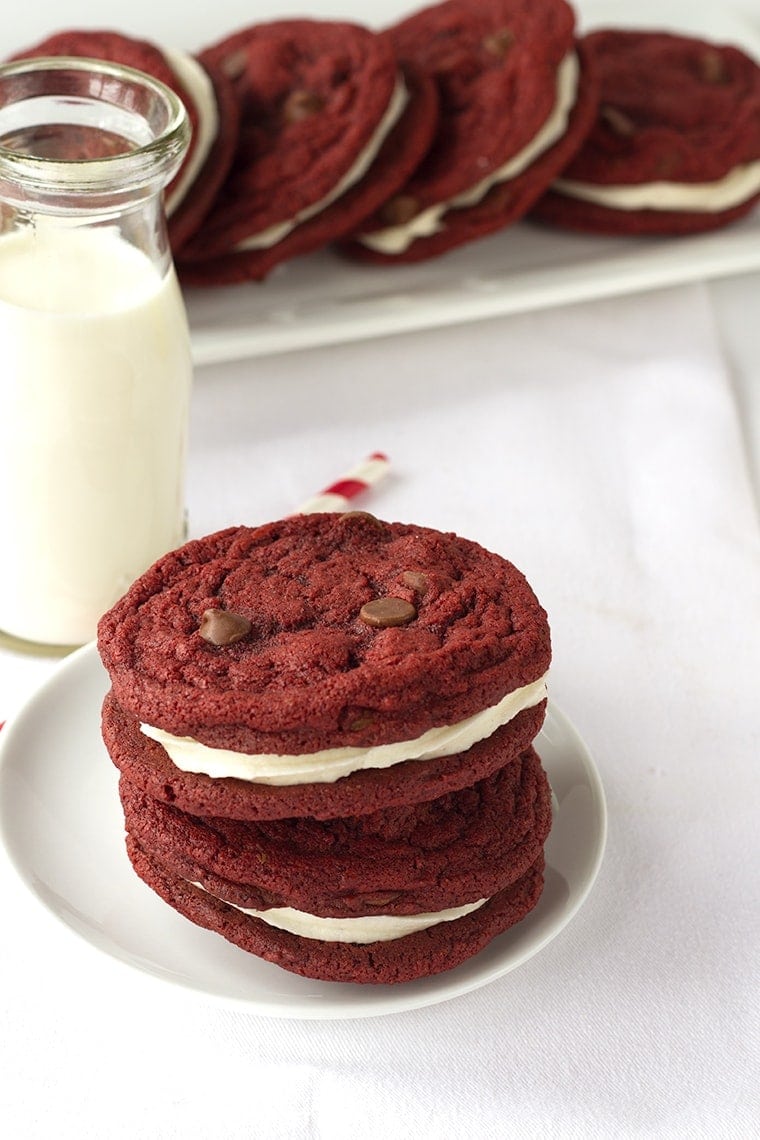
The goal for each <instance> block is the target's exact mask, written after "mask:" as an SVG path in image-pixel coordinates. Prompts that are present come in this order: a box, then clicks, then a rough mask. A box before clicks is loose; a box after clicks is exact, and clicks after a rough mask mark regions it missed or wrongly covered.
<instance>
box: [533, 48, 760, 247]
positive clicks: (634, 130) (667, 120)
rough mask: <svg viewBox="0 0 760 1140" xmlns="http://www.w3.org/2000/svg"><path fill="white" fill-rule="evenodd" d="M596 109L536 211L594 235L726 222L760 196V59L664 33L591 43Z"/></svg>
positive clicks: (682, 230) (677, 230) (538, 215)
mask: <svg viewBox="0 0 760 1140" xmlns="http://www.w3.org/2000/svg"><path fill="white" fill-rule="evenodd" d="M584 46H585V50H586V51H587V52H588V54H589V55H590V57H591V59H592V61H593V63H594V66H595V68H596V70H597V72H598V74H599V79H600V107H599V113H598V116H597V119H596V122H595V125H594V127H593V130H592V131H591V132H590V134H589V136H588V138H587V139H586V141H585V143H584V145H583V147H582V148H581V150H580V151H579V152H578V154H577V155H576V156H575V158H574V159H573V161H572V162H571V163H570V164H569V165H568V166H567V167H566V169H565V170H564V171H563V172H562V174H561V177H560V178H558V179H557V180H556V181H555V182H554V184H553V185H552V187H551V190H550V192H549V193H547V194H546V195H545V196H544V197H543V198H542V199H541V200H540V201H539V202H538V204H537V205H536V207H535V209H534V211H533V215H532V216H533V217H535V218H537V219H539V220H541V221H544V222H551V223H552V224H554V225H559V226H563V227H568V228H571V229H577V230H584V231H587V232H592V233H609V234H679V233H694V232H697V231H702V230H711V229H717V228H718V227H720V226H724V225H727V224H728V223H729V222H732V221H735V220H736V219H738V218H741V217H743V216H744V215H745V214H747V213H748V212H749V211H750V210H751V209H752V208H753V206H754V205H755V203H756V202H757V201H758V200H759V199H760V67H758V64H757V63H756V62H755V61H754V60H752V59H750V58H749V57H748V56H747V55H745V54H744V53H743V52H741V51H739V50H738V49H737V48H734V47H726V46H719V45H716V44H711V43H706V42H704V41H703V40H699V39H694V38H692V37H687V36H678V35H673V34H669V33H665V32H648V31H643V32H641V31H623V30H616V29H609V30H602V31H598V32H594V33H592V34H590V35H588V36H587V37H586V38H585V40H584Z"/></svg>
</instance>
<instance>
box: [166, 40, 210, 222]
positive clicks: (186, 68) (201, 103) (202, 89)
mask: <svg viewBox="0 0 760 1140" xmlns="http://www.w3.org/2000/svg"><path fill="white" fill-rule="evenodd" d="M163 53H164V55H165V57H166V60H167V63H168V64H169V66H170V67H171V69H172V71H174V72H175V74H176V75H177V78H178V79H179V81H180V83H181V84H182V86H183V87H184V88H185V89H186V90H187V91H188V92H189V94H190V96H191V98H192V100H193V103H194V104H195V107H196V109H197V111H198V125H197V127H196V134H195V138H194V143H195V146H194V149H193V151H192V154H191V155H190V157H189V159H188V161H187V162H186V163H185V165H184V166H183V167H182V169H181V171H180V175H179V178H178V179H177V181H176V183H175V185H174V186H173V187H172V190H171V193H170V194H169V195H167V198H166V201H165V203H164V206H165V209H166V213H167V215H170V214H173V213H174V211H175V210H176V209H177V207H178V206H179V204H180V202H182V201H183V200H184V198H185V197H186V195H187V192H188V190H189V189H190V187H191V186H192V184H193V182H194V181H195V179H196V178H197V176H198V174H199V172H200V170H201V169H202V167H203V164H204V163H205V161H206V159H207V158H208V156H209V153H210V151H211V147H212V146H213V145H214V140H215V138H216V136H217V134H218V131H219V108H218V107H217V103H216V95H215V94H214V85H213V84H212V82H211V79H210V77H209V74H208V72H207V71H206V69H205V68H204V67H202V66H201V64H200V63H198V61H197V59H193V57H192V56H191V55H187V53H186V52H182V51H176V50H175V49H174V48H164V49H163Z"/></svg>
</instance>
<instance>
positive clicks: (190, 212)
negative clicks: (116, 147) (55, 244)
mask: <svg viewBox="0 0 760 1140" xmlns="http://www.w3.org/2000/svg"><path fill="white" fill-rule="evenodd" d="M37 56H83V57H89V58H92V59H101V60H106V61H107V62H110V63H118V64H123V65H125V66H127V67H133V68H136V69H137V70H139V71H144V72H146V73H147V74H149V75H151V76H153V77H154V78H155V79H158V80H160V81H161V82H162V83H164V84H166V86H167V87H170V88H171V89H172V90H173V91H174V92H175V93H176V94H177V95H179V97H180V98H181V99H182V102H183V103H184V105H185V108H186V110H187V114H188V118H189V119H190V124H191V128H192V135H191V140H190V146H189V147H188V152H187V155H186V156H185V159H184V160H183V163H182V166H181V167H180V169H179V171H178V172H177V174H176V175H175V177H174V179H173V180H172V182H171V183H170V185H169V186H168V187H167V189H166V195H165V203H166V214H167V222H168V230H169V240H170V242H171V246H172V250H173V251H174V252H175V253H176V252H177V251H178V250H179V249H180V247H181V246H182V245H183V244H184V243H185V242H186V241H187V240H188V238H189V237H190V236H191V235H192V234H193V233H195V231H196V229H197V228H198V226H199V225H200V223H201V221H202V220H203V218H204V217H205V215H206V214H207V213H208V211H209V209H210V207H211V204H212V202H213V200H214V198H215V197H216V194H217V192H218V190H219V188H220V187H221V185H222V183H223V182H224V179H225V177H226V174H227V171H228V169H229V167H230V164H231V162H232V158H233V155H234V152H235V146H236V142H237V134H238V125H239V107H238V101H237V97H236V95H235V92H234V89H233V86H232V84H231V82H230V80H229V79H228V78H227V76H226V75H225V74H224V73H223V72H222V71H221V70H220V69H218V68H214V67H213V66H207V65H202V64H201V63H200V62H199V61H198V60H196V59H194V58H193V57H191V56H187V55H185V54H184V53H181V52H169V51H164V50H163V49H161V48H160V47H158V46H157V45H155V44H153V43H150V42H148V41H147V40H142V39H134V38H132V37H130V36H125V35H122V34H121V33H119V32H114V31H108V30H71V31H65V32H57V33H56V34H55V35H52V36H50V37H49V38H48V39H45V40H42V41H41V42H40V43H38V44H35V45H34V46H33V47H30V48H26V49H25V50H24V51H22V52H19V53H17V54H16V55H14V56H13V58H14V59H30V58H35V57H37Z"/></svg>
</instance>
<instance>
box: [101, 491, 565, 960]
mask: <svg viewBox="0 0 760 1140" xmlns="http://www.w3.org/2000/svg"><path fill="white" fill-rule="evenodd" d="M98 644H99V649H100V653H101V656H102V658H103V661H104V664H105V666H106V668H107V670H108V672H109V675H110V677H111V682H112V688H111V691H110V693H109V695H108V697H107V698H106V701H105V704H104V710H103V731H104V739H105V741H106V744H107V747H108V750H109V753H110V755H111V757H112V759H113V761H114V763H115V764H116V765H117V767H118V768H119V769H120V770H121V783H120V790H121V797H122V803H123V807H124V813H125V820H126V825H127V835H128V839H127V843H128V851H129V856H130V858H131V860H132V863H133V866H134V867H135V869H136V871H137V873H138V874H139V875H140V876H141V877H142V878H143V879H144V880H145V881H146V882H147V883H148V885H150V886H151V887H152V888H153V889H154V890H156V891H157V892H158V893H159V894H160V895H161V896H162V897H163V898H165V899H166V900H167V901H168V902H169V903H170V904H171V905H172V906H174V907H175V908H176V909H177V910H179V911H180V912H181V913H183V914H184V915H186V916H187V917H188V918H190V919H191V920H192V921H194V922H196V923H198V924H199V925H201V926H205V927H207V928H209V929H211V930H215V931H218V932H219V933H221V934H222V935H223V936H224V937H226V938H228V939H229V940H230V941H233V942H235V943H236V944H238V945H240V946H242V947H243V948H244V949H246V950H249V951H251V952H253V953H255V954H257V955H259V956H261V957H263V958H266V959H268V960H270V961H273V962H276V963H278V964H279V965H281V966H284V967H285V968H287V969H289V970H292V971H294V972H296V973H302V974H305V975H307V976H309V977H316V978H323V979H329V980H338V981H355V982H399V981H407V980H411V979H413V978H417V977H423V976H426V975H429V974H433V973H437V972H439V971H441V970H445V969H450V968H452V967H453V966H455V965H457V964H459V963H460V962H462V961H464V960H465V959H466V958H468V957H469V956H471V955H472V954H473V953H476V952H477V951H478V950H479V949H481V948H482V946H484V945H485V944H486V943H487V942H489V941H490V940H491V939H492V938H493V937H494V936H495V935H496V934H498V933H499V932H500V931H502V930H505V929H507V928H508V927H509V926H510V925H512V924H513V923H514V922H516V921H519V920H520V919H521V918H522V917H524V915H525V914H527V913H528V912H529V910H530V909H532V907H533V906H535V904H536V902H537V901H538V898H539V895H540V891H541V887H542V881H543V879H542V871H543V845H544V841H545V839H546V835H547V833H548V830H549V826H550V816H551V813H550V792H549V789H548V785H547V782H546V778H545V776H544V774H543V771H542V769H541V766H540V761H539V759H538V757H537V756H536V754H535V753H534V752H533V750H532V747H531V745H532V741H533V739H534V738H535V736H536V734H537V732H538V730H539V729H540V726H541V722H542V718H543V713H544V709H545V699H546V672H547V669H548V666H549V660H550V643H549V631H548V626H547V622H546V616H545V614H544V612H543V610H542V608H541V606H540V605H539V603H538V602H537V600H536V598H535V596H534V594H533V592H532V591H531V589H530V587H529V585H528V583H527V582H526V581H525V579H524V577H523V576H522V575H521V574H520V573H519V571H517V570H516V568H515V567H514V566H512V565H511V564H510V563H509V562H507V561H506V560H504V559H503V558H500V557H499V556H497V555H495V554H492V553H489V552H487V551H485V550H484V549H483V548H482V547H480V546H478V545H477V544H475V543H472V542H468V541H466V540H464V539H462V538H459V537H457V536H455V535H451V534H440V533H438V532H435V531H431V530H428V529H426V528H422V527H415V526H410V525H406V524H400V523H384V522H381V521H379V520H377V519H375V518H373V517H372V516H369V515H366V514H364V513H361V512H359V513H355V512H351V513H348V514H344V515H312V516H297V517H294V518H291V519H287V520H284V521H282V522H279V523H272V524H268V525H266V526H263V527H259V528H255V529H250V528H245V527H239V528H231V529H228V530H225V531H222V532H219V533H218V534H215V535H211V536H208V537H207V538H204V539H201V540H198V541H196V542H191V543H188V544H187V545H186V546H184V547H182V548H181V549H180V550H179V551H176V552H174V553H172V554H169V555H166V556H165V557H164V558H162V559H161V560H160V561H159V562H158V563H156V564H155V565H154V566H153V567H152V568H151V569H150V570H149V571H147V572H146V574H144V575H143V576H142V577H141V578H140V579H138V580H137V582H135V583H134V585H133V586H132V587H131V589H130V590H129V592H128V593H127V594H126V595H125V596H124V598H123V599H121V601H120V602H118V603H117V605H116V606H114V607H113V609H112V610H111V611H109V613H108V614H106V615H105V616H104V617H103V619H102V620H101V623H100V627H99V638H98Z"/></svg>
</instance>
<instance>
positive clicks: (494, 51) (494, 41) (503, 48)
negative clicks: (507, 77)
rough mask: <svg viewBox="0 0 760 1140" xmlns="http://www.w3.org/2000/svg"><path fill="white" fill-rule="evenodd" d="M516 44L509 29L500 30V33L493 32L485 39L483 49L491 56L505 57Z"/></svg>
mask: <svg viewBox="0 0 760 1140" xmlns="http://www.w3.org/2000/svg"><path fill="white" fill-rule="evenodd" d="M514 42H515V37H514V36H513V35H512V33H511V32H510V30H509V28H499V30H498V32H492V33H491V35H490V36H486V37H485V38H484V40H483V47H484V48H485V49H486V51H488V52H490V53H491V55H498V56H505V55H506V54H507V52H508V51H509V49H510V48H511V47H512V44H513V43H514Z"/></svg>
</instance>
